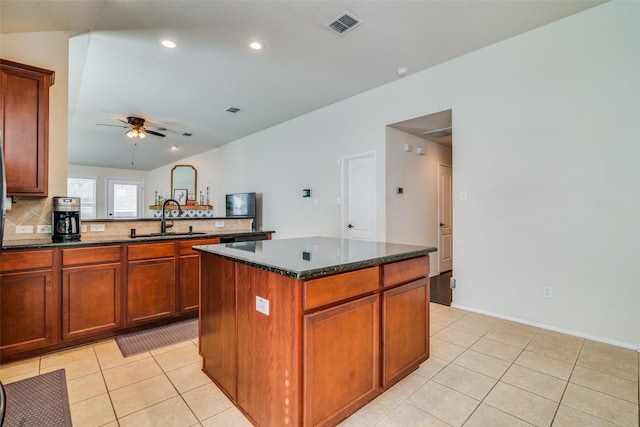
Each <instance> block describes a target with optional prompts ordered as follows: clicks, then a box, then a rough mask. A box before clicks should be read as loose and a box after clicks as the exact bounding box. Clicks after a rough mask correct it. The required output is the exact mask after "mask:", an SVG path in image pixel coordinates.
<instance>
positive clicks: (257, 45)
mask: <svg viewBox="0 0 640 427" xmlns="http://www.w3.org/2000/svg"><path fill="white" fill-rule="evenodd" d="M249 47H250V48H251V49H253V50H260V49H262V43H260V42H251V43H249Z"/></svg>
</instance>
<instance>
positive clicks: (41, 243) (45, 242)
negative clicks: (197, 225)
mask: <svg viewBox="0 0 640 427" xmlns="http://www.w3.org/2000/svg"><path fill="white" fill-rule="evenodd" d="M273 233H275V231H273V230H267V231H227V232H219V233H213V232H212V233H204V234H175V235H171V234H167V235H164V236H148V237H136V238H131V237H129V236H104V237H88V238H87V237H82V238H81V240H80V241H75V242H54V241H52V240H51V237H47V238H39V239H23V240H5V241H4V242H3V243H2V250H12V249H43V248H62V247H76V246H89V245H110V244H118V243H137V242H149V241H156V240H176V239H181V240H184V239H197V238H209V237H220V238H224V237H250V236H257V235H264V234H273ZM47 236H48V235H47Z"/></svg>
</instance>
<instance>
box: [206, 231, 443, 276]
mask: <svg viewBox="0 0 640 427" xmlns="http://www.w3.org/2000/svg"><path fill="white" fill-rule="evenodd" d="M194 249H196V250H200V251H203V252H208V253H211V254H215V255H219V256H221V257H223V258H227V259H230V260H233V261H237V262H239V263H242V264H247V265H250V266H252V267H257V268H260V269H263V270H267V271H269V272H272V273H276V274H280V275H283V276H287V277H292V278H294V279H311V278H316V277H322V276H326V275H330V274H336V273H343V272H347V271H352V270H357V269H360V268H364V267H368V266H371V265H378V264H386V263H390V262H394V261H401V260H404V259H409V258H415V257H417V256H423V255H428V254H429V253H431V252H435V251H436V248H434V247H427V246H411V245H401V244H396V243H383V242H372V241H365V240H349V239H338V238H331V237H303V238H296V239H282V240H265V241H259V242H236V243H227V244H219V245H207V246H195V247H194Z"/></svg>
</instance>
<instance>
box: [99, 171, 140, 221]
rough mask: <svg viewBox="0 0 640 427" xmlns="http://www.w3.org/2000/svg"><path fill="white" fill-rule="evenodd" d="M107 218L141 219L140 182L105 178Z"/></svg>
mask: <svg viewBox="0 0 640 427" xmlns="http://www.w3.org/2000/svg"><path fill="white" fill-rule="evenodd" d="M107 214H108V215H109V218H142V217H143V216H144V212H143V210H142V181H141V180H138V179H116V178H107Z"/></svg>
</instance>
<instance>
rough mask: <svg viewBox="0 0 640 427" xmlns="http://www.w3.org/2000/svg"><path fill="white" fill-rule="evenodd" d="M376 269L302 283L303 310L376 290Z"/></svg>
mask: <svg viewBox="0 0 640 427" xmlns="http://www.w3.org/2000/svg"><path fill="white" fill-rule="evenodd" d="M379 282H380V276H379V269H378V267H370V268H365V269H364V270H357V271H350V272H348V273H342V274H338V275H335V276H329V277H322V278H320V279H314V280H308V281H306V282H304V283H303V309H304V310H309V309H312V308H316V307H320V306H323V305H326V304H331V303H333V302H337V301H341V300H344V299H347V298H351V297H355V296H358V295H361V294H365V293H367V292H372V291H375V290H376V289H378V287H379Z"/></svg>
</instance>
